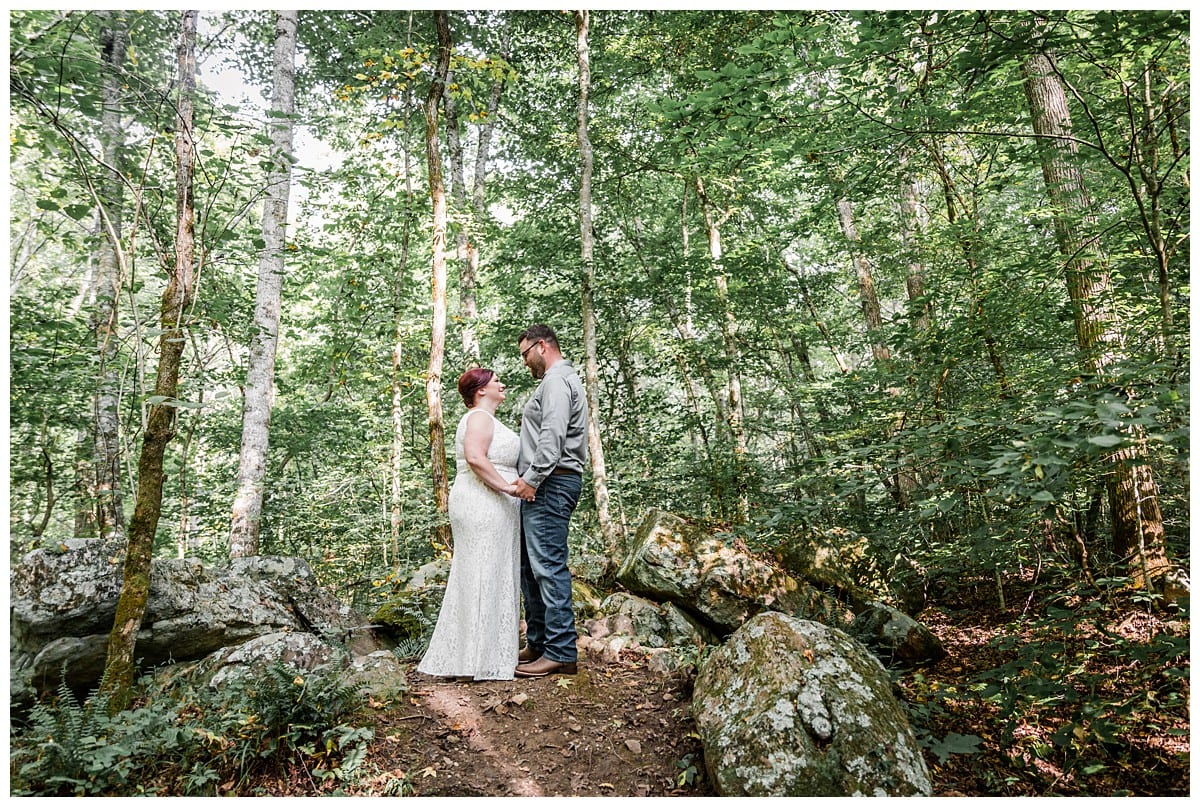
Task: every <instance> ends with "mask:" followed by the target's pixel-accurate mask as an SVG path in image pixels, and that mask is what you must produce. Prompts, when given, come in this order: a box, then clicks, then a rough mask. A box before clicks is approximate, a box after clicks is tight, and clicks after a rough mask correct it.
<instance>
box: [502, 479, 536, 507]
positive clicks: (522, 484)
mask: <svg viewBox="0 0 1200 807" xmlns="http://www.w3.org/2000/svg"><path fill="white" fill-rule="evenodd" d="M512 487H513V489H512V491H511V492H510V493H509V495H510V496H515V497H516V498H518V499H524V500H525V501H527V502H531V501H533V494H534V493H535V492H536V491H537V488H531V487H529V483H528V482H526V481H525V480H524V479H517V481H516V482H514V483H513V485H512Z"/></svg>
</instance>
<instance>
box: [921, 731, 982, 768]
mask: <svg viewBox="0 0 1200 807" xmlns="http://www.w3.org/2000/svg"><path fill="white" fill-rule="evenodd" d="M981 742H983V738H981V737H977V736H976V735H974V734H953V733H951V734H947V735H946V737H945V738H944V739H942V740H939V741H937V742H935V743H933V744H932V745H930V746H929V750H930V751H932V752H933V753H935V754H937V758H938V761H939V762H945V761H946V760H947V759H949V758H950V757H951V756H952V755H953V754H978V753H979V752H980V751H981V750H982V749H980V747H979V744H980V743H981Z"/></svg>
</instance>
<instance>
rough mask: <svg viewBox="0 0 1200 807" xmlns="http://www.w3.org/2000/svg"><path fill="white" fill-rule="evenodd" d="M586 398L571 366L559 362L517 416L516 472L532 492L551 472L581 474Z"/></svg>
mask: <svg viewBox="0 0 1200 807" xmlns="http://www.w3.org/2000/svg"><path fill="white" fill-rule="evenodd" d="M587 420H588V409H587V395H586V394H585V393H584V390H583V382H582V381H580V380H579V375H578V374H577V373H576V372H575V367H574V365H572V364H571V362H569V361H567V360H566V359H563V360H561V361H559V362H556V363H555V364H554V366H552V367H550V368H549V369H547V370H546V375H544V376H543V377H542V383H540V384H538V387H537V389H536V390H534V391H533V396H532V397H531V398H530V399H529V403H527V404H525V410H524V412H523V413H522V415H521V457H520V459H519V460H518V461H517V472H518V473H519V474H520V475H521V478H522V479H524V480H525V481H526V483H528V484H529V486H530V487H532V488H536V487H538V486H539V485H541V484H542V480H544V479H545V478H546V477H547V476H549V475H550V472H551V471H553V470H554V469H555V468H570V469H572V470H575V471H579V472H580V473H583V469H584V468H585V467H586V466H587V456H588V455H587Z"/></svg>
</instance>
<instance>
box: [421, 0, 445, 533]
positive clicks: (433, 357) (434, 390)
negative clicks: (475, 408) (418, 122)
mask: <svg viewBox="0 0 1200 807" xmlns="http://www.w3.org/2000/svg"><path fill="white" fill-rule="evenodd" d="M433 19H434V24H435V25H436V26H437V35H438V60H437V70H436V72H435V73H434V75H433V83H432V85H431V86H430V88H429V97H428V98H427V99H426V100H425V153H426V155H427V157H428V161H429V197H430V200H431V202H432V204H433V273H432V274H433V284H432V286H433V288H432V296H433V322H432V329H431V333H430V341H429V371H428V374H427V376H426V380H425V402H426V404H427V405H428V407H429V453H430V469H431V472H432V475H433V498H434V502H435V503H436V504H437V509H438V512H439V513H441V514H442V516H443V518H442V519H441V520H440V522H439V524H438V526H437V527H436V528H435V531H434V536H433V540H434V546H435V548H437V549H439V550H441V549H449V548H450V546H451V544H452V539H451V535H450V523H449V510H450V489H449V483H448V481H447V476H448V475H447V471H446V426H445V423H444V420H443V415H442V362H443V360H444V358H445V355H446V189H445V187H444V185H443V183H442V157H441V152H440V149H439V148H438V106H439V104H440V102H441V99H442V94H443V93H444V92H445V86H446V75H447V73H448V72H449V70H450V47H451V42H450V23H449V21H448V19H447V15H446V12H444V11H435V12H433Z"/></svg>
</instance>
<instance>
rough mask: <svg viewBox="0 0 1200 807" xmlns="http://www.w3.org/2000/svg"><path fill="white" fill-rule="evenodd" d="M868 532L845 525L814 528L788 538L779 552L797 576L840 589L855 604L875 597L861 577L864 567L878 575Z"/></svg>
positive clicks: (783, 562) (826, 586) (789, 569)
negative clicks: (860, 532)
mask: <svg viewBox="0 0 1200 807" xmlns="http://www.w3.org/2000/svg"><path fill="white" fill-rule="evenodd" d="M868 550H869V547H868V542H867V539H866V537H865V536H862V535H859V534H857V533H855V532H853V531H851V530H847V529H845V528H843V527H831V528H828V529H816V528H814V529H810V530H807V531H804V532H801V533H798V534H796V535H792V536H790V537H789V538H787V539H786V540H784V541H783V542H782V543H781V544H780V546H779V556H780V560H781V562H782V564H783V567H784V569H786V570H787V571H788V573H789V574H791V575H793V576H794V577H796V578H798V579H800V580H804V581H805V582H807V583H810V584H813V585H818V586H821V587H823V588H826V589H829V588H832V589H836V590H837V591H838V592H840V593H841V595H842V596H843V597H845V598H846V599H847V600H848V601H849V602H850V603H851V604H852V605H854V606H855V607H858V606H859V605H860V604H861V603H865V602H866V601H868V600H870V599H872V595H871V594H870V593H869V592H868V591H866V590H865V589H864V588H863V587H862V586H861V585H860V583H859V580H858V579H857V578H858V577H859V576H860V575H862V573H863V571H864V570H866V571H867V573H868V574H867V576H868V577H875V576H876V574H873V573H872V572H874V563H873V562H872V560H871V556H870V553H869V551H868Z"/></svg>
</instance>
